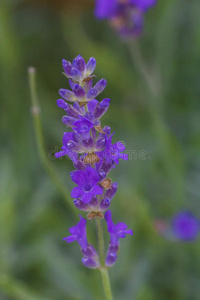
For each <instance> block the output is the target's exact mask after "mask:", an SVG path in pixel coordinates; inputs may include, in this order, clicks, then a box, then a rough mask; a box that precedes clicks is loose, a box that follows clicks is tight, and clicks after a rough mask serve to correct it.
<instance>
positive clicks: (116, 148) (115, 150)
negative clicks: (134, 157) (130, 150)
mask: <svg viewBox="0 0 200 300" xmlns="http://www.w3.org/2000/svg"><path fill="white" fill-rule="evenodd" d="M113 134H114V133H113ZM113 134H111V136H110V137H109V138H108V139H107V143H106V147H105V150H104V152H102V154H101V156H104V157H105V161H106V163H111V162H112V161H113V162H114V163H115V164H119V158H121V159H124V160H128V154H126V153H122V152H123V151H125V149H126V147H125V146H124V144H123V143H122V142H117V143H115V144H113V145H112V137H113Z"/></svg>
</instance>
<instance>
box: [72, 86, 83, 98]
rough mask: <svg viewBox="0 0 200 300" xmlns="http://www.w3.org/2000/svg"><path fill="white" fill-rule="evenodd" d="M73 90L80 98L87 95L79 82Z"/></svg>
mask: <svg viewBox="0 0 200 300" xmlns="http://www.w3.org/2000/svg"><path fill="white" fill-rule="evenodd" d="M73 92H74V95H75V96H76V97H77V98H78V99H81V98H83V97H84V96H85V91H84V89H83V88H82V87H81V86H80V85H79V84H75V85H74V87H73Z"/></svg>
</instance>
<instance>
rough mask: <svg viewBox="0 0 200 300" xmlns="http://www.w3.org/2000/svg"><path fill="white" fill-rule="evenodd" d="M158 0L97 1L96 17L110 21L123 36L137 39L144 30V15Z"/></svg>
mask: <svg viewBox="0 0 200 300" xmlns="http://www.w3.org/2000/svg"><path fill="white" fill-rule="evenodd" d="M156 3H157V0H125V1H121V0H96V6H95V16H96V18H98V19H108V20H109V21H110V23H111V24H112V26H113V27H114V28H115V29H116V30H117V31H118V32H119V33H120V34H121V35H122V36H127V37H135V36H138V35H140V34H141V32H142V29H143V23H144V21H143V15H144V13H146V11H147V10H148V9H150V8H152V7H153V6H154V5H156Z"/></svg>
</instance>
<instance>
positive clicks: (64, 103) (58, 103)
mask: <svg viewBox="0 0 200 300" xmlns="http://www.w3.org/2000/svg"><path fill="white" fill-rule="evenodd" d="M57 105H58V106H59V107H60V108H64V109H66V108H67V107H68V104H67V103H66V102H65V101H64V100H63V99H58V100H57Z"/></svg>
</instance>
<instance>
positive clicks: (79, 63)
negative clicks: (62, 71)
mask: <svg viewBox="0 0 200 300" xmlns="http://www.w3.org/2000/svg"><path fill="white" fill-rule="evenodd" d="M73 66H74V67H75V68H76V69H78V70H79V71H80V72H81V73H83V72H84V71H85V69H86V63H85V60H84V59H83V57H82V56H81V55H78V56H77V57H76V58H74V60H73Z"/></svg>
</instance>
